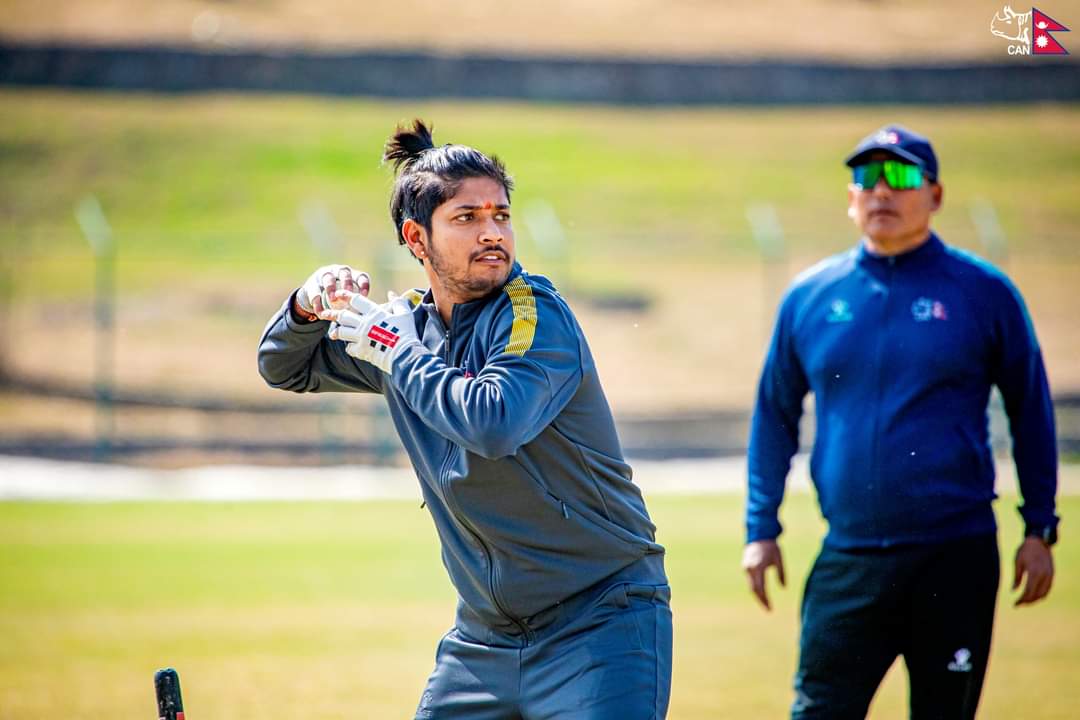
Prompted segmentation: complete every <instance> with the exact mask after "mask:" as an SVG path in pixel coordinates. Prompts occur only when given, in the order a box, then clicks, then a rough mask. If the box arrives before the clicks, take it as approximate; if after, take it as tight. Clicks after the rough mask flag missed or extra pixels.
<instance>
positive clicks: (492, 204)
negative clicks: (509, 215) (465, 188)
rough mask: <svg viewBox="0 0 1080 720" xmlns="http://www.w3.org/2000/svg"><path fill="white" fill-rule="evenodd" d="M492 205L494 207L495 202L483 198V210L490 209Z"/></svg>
mask: <svg viewBox="0 0 1080 720" xmlns="http://www.w3.org/2000/svg"><path fill="white" fill-rule="evenodd" d="M493 207H495V203H493V202H491V201H490V200H485V201H484V209H485V210H491V209H492V208H493Z"/></svg>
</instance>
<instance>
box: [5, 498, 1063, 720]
mask: <svg viewBox="0 0 1080 720" xmlns="http://www.w3.org/2000/svg"><path fill="white" fill-rule="evenodd" d="M650 505H651V508H652V512H653V516H654V519H655V520H656V522H657V525H658V526H659V528H660V530H659V539H660V541H661V542H663V543H664V544H665V545H666V546H667V548H668V568H669V573H670V576H671V582H672V586H673V592H674V600H673V607H674V612H675V618H676V658H675V680H674V693H673V699H672V706H671V715H670V717H671V718H672V720H695V719H701V720H705V719H710V720H713V719H715V718H765V717H782V716H784V713H785V709H786V707H787V705H788V703H789V702H790V699H791V693H790V690H789V684H790V675H791V672H792V668H793V664H794V662H795V637H796V631H797V618H796V608H797V602H798V598H799V595H800V590H799V585H800V584H801V581H802V579H803V578H804V577H805V573H806V571H807V568H808V566H809V563H810V561H811V559H812V555H813V553H814V552H815V550H816V548H817V544H818V541H819V538H820V535H821V532H822V525H821V523H820V521H819V520H818V517H817V514H816V510H815V509H814V506H813V499H812V497H811V496H810V495H807V494H796V495H793V496H791V497H790V498H789V499H788V502H787V504H786V506H785V514H784V520H785V524H786V527H787V534H786V535H785V538H784V541H785V546H784V547H785V551H786V554H787V561H788V570H789V577H790V578H791V580H790V581H789V582H790V583H791V586H789V587H788V588H787V589H786V590H784V591H774V600H775V604H776V607H775V609H774V611H773V613H772V614H771V615H769V614H766V613H764V612H762V611H760V610H759V609H758V608H757V607H756V606H755V605H754V604H753V602H752V601H751V598H750V596H749V594H748V592H747V590H746V587H745V584H744V580H743V577H742V575H741V572H740V571H739V569H738V561H739V555H740V551H741V542H742V521H741V512H742V501H741V499H740V498H739V497H738V496H734V495H731V496H709V497H673V496H658V497H655V498H652V499H651V500H650ZM1014 505H1015V498H1012V497H1005V498H1003V499H1002V500H1001V501H1000V502H999V503H998V514H999V516H1000V520H1001V522H1002V532H1001V537H1002V549H1003V555H1004V556H1005V557H1010V556H1011V554H1012V551H1013V549H1014V548H1015V544H1016V542H1017V538H1018V534H1019V529H1018V524H1017V521H1016V513H1015V511H1014V510H1013V506H1014ZM1060 512H1061V514H1062V515H1064V516H1066V517H1071V516H1074V515H1075V514H1077V512H1080V499H1078V498H1077V497H1075V496H1069V497H1065V498H1063V501H1062V503H1061V507H1060ZM1064 537H1065V541H1064V542H1063V544H1062V545H1061V546H1059V548H1058V550H1057V551H1056V553H1055V554H1056V561H1057V566H1058V576H1057V580H1056V584H1055V588H1054V591H1053V593H1052V594H1051V596H1050V598H1049V599H1048V600H1047V601H1046V602H1044V603H1042V604H1040V605H1038V606H1036V607H1033V608H1025V609H1021V610H1018V609H1015V608H1013V607H1012V606H1011V603H1010V602H1009V597H1010V593H1009V592H1008V591H1007V590H1006V589H1005V588H1003V589H1002V594H1001V599H1000V603H999V612H998V621H997V631H996V636H995V647H994V654H993V657H992V660H991V665H990V671H989V676H988V680H987V687H986V691H985V693H984V696H983V704H982V712H981V713H980V717H982V718H986V719H990V720H993V719H995V718H1002V719H1012V718H1042V719H1054V718H1060V719H1062V720H1064V719H1065V718H1072V717H1075V711H1076V707H1077V706H1080V687H1078V686H1077V684H1076V682H1075V680H1076V677H1077V676H1078V675H1080V577H1078V575H1077V572H1076V571H1077V568H1078V567H1080V549H1078V548H1080V546H1077V544H1076V543H1073V542H1069V540H1068V537H1069V535H1068V532H1067V530H1066V532H1065V536H1064ZM1010 573H1011V569H1009V568H1007V567H1006V572H1005V573H1004V574H1003V578H1004V579H1005V580H1006V582H1007V581H1008V579H1010V578H1011V574H1010ZM0 588H3V590H2V592H0V637H2V638H3V641H2V642H0V718H3V719H4V720H53V719H54V718H59V717H63V718H68V719H70V720H81V719H86V720H89V719H90V718H99V717H114V718H138V717H146V718H149V717H153V715H152V713H153V695H152V683H151V676H152V673H153V671H154V669H156V668H157V667H159V666H163V665H169V664H171V665H175V666H176V667H177V668H178V669H179V670H180V673H181V681H182V684H183V687H184V691H185V702H186V706H187V708H186V709H187V710H188V714H189V716H190V717H191V718H193V720H211V719H212V718H222V719H228V720H248V719H250V720H254V719H255V718H259V720H276V719H278V718H281V719H285V718H290V719H291V718H310V719H311V720H318V719H322V718H327V719H329V718H346V717H350V718H354V717H363V718H376V719H381V718H403V717H411V712H412V711H413V709H414V708H415V704H416V701H417V697H418V694H419V691H420V689H421V686H422V683H423V681H424V680H425V679H426V676H427V674H428V672H429V671H430V669H431V664H432V657H433V653H434V648H435V644H436V642H437V641H438V638H439V637H440V636H441V634H442V633H443V632H444V631H445V630H446V628H447V627H448V626H449V623H450V621H451V618H452V609H453V598H454V595H453V591H452V589H451V588H450V586H449V583H448V581H447V580H446V577H445V574H444V572H443V570H442V568H441V566H440V565H439V561H438V550H437V543H436V540H435V536H434V530H433V528H432V527H431V523H430V520H429V519H428V517H427V513H426V512H425V511H422V510H419V509H418V508H417V507H416V505H415V504H413V503H402V502H378V503H337V504H330V503H296V504H281V503H252V504H173V503H161V504H129V503H119V504H37V503H6V504H0ZM903 683H904V673H903V670H902V666H901V665H899V664H898V665H897V666H895V667H894V668H893V670H892V671H891V672H890V675H889V678H888V680H887V682H886V685H885V686H884V687H883V689H882V691H881V692H880V694H879V697H878V698H877V699H876V701H875V704H874V708H873V711H872V714H871V717H872V718H877V719H886V718H895V719H899V718H902V717H906V709H905V703H904V687H903Z"/></svg>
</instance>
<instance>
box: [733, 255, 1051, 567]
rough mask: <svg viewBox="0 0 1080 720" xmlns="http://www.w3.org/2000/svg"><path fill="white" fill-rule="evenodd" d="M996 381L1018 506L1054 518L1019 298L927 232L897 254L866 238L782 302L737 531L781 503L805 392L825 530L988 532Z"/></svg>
mask: <svg viewBox="0 0 1080 720" xmlns="http://www.w3.org/2000/svg"><path fill="white" fill-rule="evenodd" d="M993 385H996V386H997V387H998V388H999V389H1000V390H1001V394H1002V397H1003V398H1004V401H1005V411H1006V413H1007V414H1008V417H1009V424H1010V429H1011V432H1012V438H1013V456H1014V459H1015V461H1016V468H1017V474H1018V476H1019V479H1020V490H1021V493H1022V495H1023V499H1024V503H1023V505H1022V506H1021V508H1020V512H1021V514H1022V515H1023V517H1024V519H1025V521H1027V522H1028V523H1030V524H1032V525H1037V526H1045V525H1050V524H1054V523H1056V521H1057V518H1056V516H1055V515H1054V495H1055V492H1056V487H1057V452H1056V444H1055V436H1054V416H1053V407H1052V405H1051V400H1050V391H1049V388H1048V386H1047V382H1046V373H1045V370H1044V368H1043V361H1042V354H1041V352H1040V351H1039V346H1038V343H1037V341H1036V339H1035V331H1034V329H1033V327H1032V325H1031V320H1030V318H1029V317H1028V314H1027V310H1026V309H1025V307H1024V303H1023V300H1022V299H1021V298H1020V295H1019V293H1018V292H1017V290H1016V288H1015V287H1013V285H1012V284H1011V283H1010V282H1009V280H1008V278H1006V277H1005V276H1004V275H1003V274H1002V273H1001V272H999V271H998V270H996V269H995V268H993V267H992V266H990V265H989V264H987V263H985V262H984V261H982V260H979V259H977V258H975V257H972V256H970V255H968V254H966V253H963V252H961V251H958V250H955V249H953V248H949V247H946V246H945V245H944V244H943V243H942V242H941V240H939V239H938V238H937V236H931V238H930V239H929V240H928V241H927V242H926V243H924V244H923V245H920V246H919V247H918V248H916V249H914V250H912V251H910V252H908V253H904V254H902V255H899V256H894V257H881V256H876V255H874V254H872V253H870V252H868V251H867V250H866V249H865V247H863V246H860V247H859V248H857V249H853V250H850V251H848V252H845V253H843V254H841V255H837V256H835V257H832V258H829V259H828V260H825V261H824V262H822V263H820V264H818V265H817V266H815V267H813V268H811V269H810V270H808V271H806V272H805V273H803V274H802V275H801V276H800V277H798V278H797V279H796V280H795V282H794V283H793V285H792V287H791V288H790V289H789V290H788V292H787V294H786V296H785V298H784V300H783V303H782V305H781V307H780V312H779V316H778V319H777V322H776V329H775V331H774V334H773V338H772V343H771V346H770V348H769V354H768V357H767V358H766V360H765V367H764V369H763V371H762V376H761V382H760V384H759V387H758V397H757V405H756V408H755V411H754V419H753V423H752V428H751V435H750V450H749V484H750V487H749V496H748V500H747V513H746V521H747V534H748V541H754V540H761V539H770V538H775V537H777V536H778V535H779V534H780V532H781V526H780V522H779V520H778V518H777V511H778V509H779V507H780V502H781V500H782V498H783V494H784V482H785V478H786V476H787V474H788V470H789V467H790V462H791V457H792V455H793V454H794V453H795V451H796V450H797V449H798V444H799V443H798V423H799V418H800V416H801V414H802V405H803V398H804V397H805V396H806V394H807V392H812V393H813V394H814V403H815V414H816V422H817V430H816V435H815V442H814V449H813V454H812V456H811V461H810V473H811V477H812V478H813V481H814V485H815V487H816V488H817V493H818V501H819V503H820V505H821V510H822V514H823V515H824V516H825V519H826V520H827V521H828V523H829V533H828V535H827V537H826V539H825V542H826V544H827V545H829V546H831V547H837V548H853V547H886V546H890V545H894V544H905V543H930V542H939V541H943V540H948V539H951V538H957V537H963V536H968V535H974V534H978V533H986V532H993V531H994V530H995V527H996V526H995V522H994V513H993V510H992V508H991V502H992V501H993V500H994V498H995V497H996V495H995V493H994V464H993V457H992V454H991V448H990V442H989V421H988V416H987V403H988V401H989V396H990V390H991V386H993Z"/></svg>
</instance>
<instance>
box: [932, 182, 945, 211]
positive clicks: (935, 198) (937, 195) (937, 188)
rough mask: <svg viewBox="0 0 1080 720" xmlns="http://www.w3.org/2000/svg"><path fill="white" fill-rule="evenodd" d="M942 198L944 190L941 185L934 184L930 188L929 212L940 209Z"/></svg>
mask: <svg viewBox="0 0 1080 720" xmlns="http://www.w3.org/2000/svg"><path fill="white" fill-rule="evenodd" d="M944 196H945V188H943V187H942V186H941V183H934V184H933V185H931V186H930V212H937V211H938V210H940V209H941V203H942V201H943V199H944Z"/></svg>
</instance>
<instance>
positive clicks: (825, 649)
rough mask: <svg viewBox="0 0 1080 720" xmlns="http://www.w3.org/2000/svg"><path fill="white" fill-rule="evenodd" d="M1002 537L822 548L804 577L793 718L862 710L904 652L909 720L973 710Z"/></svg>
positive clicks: (858, 714)
mask: <svg viewBox="0 0 1080 720" xmlns="http://www.w3.org/2000/svg"><path fill="white" fill-rule="evenodd" d="M999 576H1000V565H999V558H998V547H997V536H996V535H993V534H991V535H980V536H977V537H972V538H965V539H962V540H956V541H950V542H948V543H941V544H936V545H917V546H904V547H896V548H889V549H872V550H834V549H831V548H828V547H824V548H822V550H821V553H820V554H819V555H818V558H817V560H816V561H815V563H814V567H813V569H812V570H811V571H810V576H809V577H808V578H807V581H806V589H805V592H804V594H803V603H802V635H801V638H800V643H799V668H798V671H797V672H796V674H795V702H794V704H793V705H792V708H791V717H792V718H793V719H795V720H808V719H809V718H830V719H831V720H832V719H841V720H846V719H847V718H864V717H866V713H867V710H868V708H869V706H870V701H871V699H873V697H874V692H875V691H876V690H877V688H878V685H880V684H881V680H882V678H883V677H884V676H885V673H886V671H888V669H889V667H890V666H891V665H892V664H893V662H894V661H895V660H896V657H897V656H898V655H902V656H903V658H904V662H905V664H906V665H907V670H908V678H909V681H910V702H911V718H912V720H927V719H929V718H934V719H938V718H940V719H942V720H945V719H948V720H954V719H956V720H959V719H960V718H973V717H975V708H976V707H977V706H978V703H979V694H980V693H981V691H982V683H983V677H984V675H985V674H986V663H987V660H988V658H989V655H990V636H991V634H992V631H993V625H994V606H995V602H996V599H997V590H998V582H999V579H1000V577H999Z"/></svg>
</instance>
